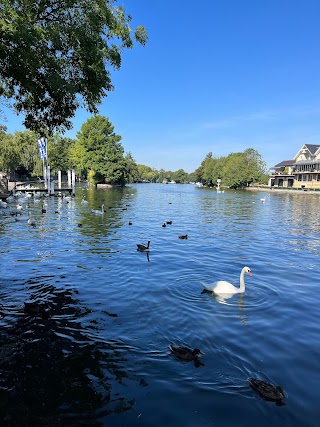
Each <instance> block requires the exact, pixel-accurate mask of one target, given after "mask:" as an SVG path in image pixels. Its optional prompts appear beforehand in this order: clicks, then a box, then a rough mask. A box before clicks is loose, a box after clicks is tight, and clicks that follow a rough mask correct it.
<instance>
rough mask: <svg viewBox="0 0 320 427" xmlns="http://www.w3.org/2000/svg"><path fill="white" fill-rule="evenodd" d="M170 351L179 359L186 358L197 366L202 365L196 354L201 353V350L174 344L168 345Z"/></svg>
mask: <svg viewBox="0 0 320 427" xmlns="http://www.w3.org/2000/svg"><path fill="white" fill-rule="evenodd" d="M169 348H170V350H171V353H172V354H174V355H175V356H176V357H177V358H178V359H180V360H186V361H188V362H191V361H193V362H194V364H195V366H196V367H197V368H198V367H199V366H200V365H204V364H203V363H201V362H200V360H199V359H198V356H199V355H200V354H204V353H202V351H201V350H199V349H198V348H195V349H194V350H193V349H191V348H188V347H179V346H175V345H170V347H169Z"/></svg>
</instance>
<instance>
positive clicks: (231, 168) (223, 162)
mask: <svg viewBox="0 0 320 427" xmlns="http://www.w3.org/2000/svg"><path fill="white" fill-rule="evenodd" d="M265 169H266V166H265V162H264V161H263V159H262V157H261V154H260V153H259V152H258V151H257V150H254V149H253V148H248V149H247V150H245V151H244V152H243V153H230V154H229V155H228V156H226V157H220V158H213V157H212V153H208V154H207V156H206V157H205V159H204V160H203V161H202V163H201V165H200V167H199V168H198V169H197V170H196V171H195V172H194V176H195V177H196V181H200V182H202V183H203V184H206V185H209V186H215V185H216V183H217V179H218V178H220V179H221V180H222V186H227V187H231V188H240V187H244V186H247V185H249V184H250V183H252V182H265V180H266V178H267V175H266V171H265Z"/></svg>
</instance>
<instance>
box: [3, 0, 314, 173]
mask: <svg viewBox="0 0 320 427" xmlns="http://www.w3.org/2000/svg"><path fill="white" fill-rule="evenodd" d="M123 4H124V5H125V8H126V11H127V12H128V13H130V14H131V15H132V16H133V26H136V25H139V24H143V25H144V26H145V27H146V28H147V30H148V34H149V41H148V44H147V46H146V47H144V48H143V47H141V46H136V47H135V48H134V49H132V50H129V51H125V52H124V54H123V61H122V67H121V70H120V71H113V72H112V77H113V83H114V85H115V90H114V91H113V92H112V93H110V94H109V95H108V96H107V98H105V100H104V102H103V104H102V105H101V106H100V108H99V112H100V114H102V115H104V116H107V117H108V118H109V120H110V121H111V122H112V123H113V125H114V126H115V132H116V133H117V134H119V135H121V136H122V145H123V147H124V150H125V151H126V152H128V151H130V152H131V153H132V155H133V157H134V158H135V160H136V162H137V163H142V164H145V165H148V166H151V167H155V168H156V169H161V168H163V169H165V170H173V171H174V170H177V169H180V168H183V169H184V170H185V171H187V172H193V171H194V170H195V169H196V168H197V167H198V166H199V165H200V163H201V161H202V160H203V159H204V157H205V156H206V154H207V153H208V152H210V151H211V152H212V153H213V155H215V156H217V157H220V156H225V155H228V154H229V153H231V152H238V151H243V150H245V149H246V148H254V149H256V150H258V151H259V152H260V153H261V155H262V157H263V159H264V160H265V162H266V164H267V167H271V166H273V165H275V164H276V163H279V162H280V161H282V160H287V159H292V158H293V157H294V156H295V154H296V153H297V152H298V150H299V148H300V147H301V146H302V145H303V144H304V143H309V144H320V120H319V117H320V86H319V78H320V55H319V51H320V50H319V48H320V26H319V14H320V1H319V0H258V1H257V0H198V1H197V2H194V1H190V0H158V1H156V0H153V1H150V0H123ZM88 117H90V116H89V114H88V113H86V112H85V111H82V110H81V111H79V112H78V113H77V115H76V117H75V119H74V121H73V123H74V128H73V130H72V131H69V132H67V133H66V134H65V135H66V136H69V137H75V136H76V133H77V131H79V130H80V127H81V125H82V124H83V123H84V122H85V121H86V120H87V118H88ZM21 122H22V118H19V117H18V118H17V117H16V116H13V115H11V114H9V115H8V122H7V123H5V124H6V125H7V127H8V132H10V133H13V132H14V131H15V130H21V129H23V127H22V125H21Z"/></svg>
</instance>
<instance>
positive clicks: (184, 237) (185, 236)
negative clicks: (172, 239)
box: [179, 234, 188, 239]
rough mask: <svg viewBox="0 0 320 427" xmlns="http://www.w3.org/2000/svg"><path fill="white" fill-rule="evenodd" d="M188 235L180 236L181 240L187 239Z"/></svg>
mask: <svg viewBox="0 0 320 427" xmlns="http://www.w3.org/2000/svg"><path fill="white" fill-rule="evenodd" d="M187 238H188V235H187V234H183V235H182V236H179V239H187Z"/></svg>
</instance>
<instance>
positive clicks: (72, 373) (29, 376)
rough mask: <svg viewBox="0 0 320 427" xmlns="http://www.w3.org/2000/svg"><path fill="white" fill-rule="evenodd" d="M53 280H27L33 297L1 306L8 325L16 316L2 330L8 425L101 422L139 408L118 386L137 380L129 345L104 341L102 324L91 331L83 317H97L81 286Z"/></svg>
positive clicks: (0, 397) (0, 389)
mask: <svg viewBox="0 0 320 427" xmlns="http://www.w3.org/2000/svg"><path fill="white" fill-rule="evenodd" d="M48 279H49V278H46V279H41V278H36V279H33V280H29V281H27V282H25V283H24V284H23V286H24V288H25V287H27V288H28V291H29V292H30V293H31V294H30V301H27V302H26V303H25V304H24V307H22V308H19V309H16V308H12V307H9V308H5V307H2V310H1V312H2V313H1V314H2V323H4V321H5V320H6V317H8V318H10V319H11V322H10V320H8V322H7V324H8V325H9V327H6V328H3V327H2V328H1V331H0V420H1V425H6V426H15V427H16V426H22V425H23V426H34V427H36V426H66V425H68V426H79V425H85V426H88V425H90V426H93V427H95V426H97V427H98V426H101V425H102V422H101V419H102V418H103V417H105V416H107V415H110V414H113V413H121V412H124V411H127V410H130V409H131V408H132V406H133V401H132V400H130V399H128V398H126V397H124V396H121V395H120V393H119V386H116V389H117V390H116V392H115V391H113V387H114V386H115V384H122V383H123V382H124V381H127V380H132V379H134V378H132V374H131V375H130V376H129V374H128V372H126V364H127V358H126V356H125V354H126V352H127V350H128V348H127V347H126V346H125V345H124V343H123V342H121V341H119V342H117V341H115V340H110V341H105V340H102V339H99V337H98V331H97V327H96V326H92V325H91V327H90V328H88V327H86V329H85V330H84V329H83V326H82V324H81V319H82V320H84V318H88V317H89V319H90V310H88V309H85V308H83V307H82V306H81V303H80V302H79V300H77V297H76V294H77V291H76V290H72V289H71V290H70V289H65V288H64V289H61V288H58V287H56V286H54V285H52V284H50V283H48V282H49V280H48ZM103 314H104V315H106V317H107V319H108V318H109V317H110V316H111V317H116V316H117V315H116V314H110V313H108V312H105V311H104V312H103ZM12 319H14V321H12ZM17 319H18V320H17ZM86 322H88V320H87V321H86ZM84 323H85V321H84ZM89 323H90V320H89ZM91 323H92V324H94V323H95V322H94V321H93V320H92V321H91ZM94 334H96V335H94Z"/></svg>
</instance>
